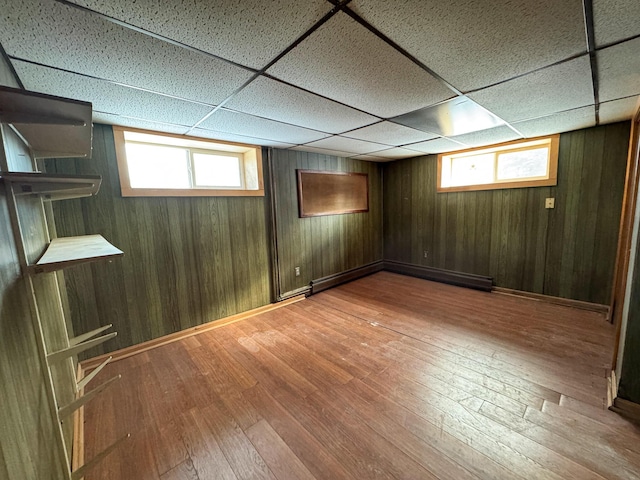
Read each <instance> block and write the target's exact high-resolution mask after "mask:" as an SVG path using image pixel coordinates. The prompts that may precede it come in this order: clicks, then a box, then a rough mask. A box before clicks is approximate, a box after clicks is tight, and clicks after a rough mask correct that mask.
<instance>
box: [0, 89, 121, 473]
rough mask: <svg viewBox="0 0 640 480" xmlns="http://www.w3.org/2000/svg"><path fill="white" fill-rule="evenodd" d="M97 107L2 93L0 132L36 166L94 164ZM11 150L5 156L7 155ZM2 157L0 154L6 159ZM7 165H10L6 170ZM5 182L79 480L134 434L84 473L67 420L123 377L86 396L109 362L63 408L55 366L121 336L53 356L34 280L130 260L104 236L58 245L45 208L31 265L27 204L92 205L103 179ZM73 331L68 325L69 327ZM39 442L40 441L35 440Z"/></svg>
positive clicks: (29, 176)
mask: <svg viewBox="0 0 640 480" xmlns="http://www.w3.org/2000/svg"><path fill="white" fill-rule="evenodd" d="M91 114H92V112H91V104H90V103H86V102H78V101H75V100H68V99H62V98H59V97H52V96H49V95H42V94H39V93H34V92H28V91H24V90H17V89H13V88H8V87H1V86H0V124H3V123H4V124H10V125H9V126H10V127H11V129H12V130H13V131H14V132H15V133H16V134H17V135H18V136H19V137H20V138H21V139H22V140H23V141H24V143H25V144H26V146H27V147H28V148H29V150H30V153H31V156H32V157H33V158H65V157H89V156H90V155H91V135H92V133H91V132H92V126H91ZM4 135H5V133H4V129H3V128H0V140H1V141H2V148H4V144H5V142H6V139H5V136H4ZM6 151H7V150H6V148H5V151H4V153H5V155H6ZM1 154H2V152H0V155H1ZM7 165H8V164H7ZM0 179H1V180H2V181H3V183H4V184H5V191H6V196H7V205H8V206H9V215H10V218H11V224H12V231H13V236H14V239H15V244H16V248H17V253H18V257H19V259H20V264H21V267H22V271H23V274H24V275H25V277H26V282H25V286H26V288H27V290H28V293H27V297H28V298H29V302H30V310H31V312H32V313H33V314H32V318H31V319H32V324H33V328H34V332H35V336H36V341H37V345H38V353H39V357H40V363H41V367H42V371H43V372H44V374H45V376H46V377H45V382H44V383H45V389H46V392H47V407H48V408H49V411H50V414H51V417H52V419H54V421H55V422H56V423H57V427H58V428H57V432H56V439H57V442H56V445H55V447H56V448H58V452H59V455H60V458H61V459H62V461H63V462H66V465H65V477H64V478H65V480H79V479H81V478H82V477H83V476H84V475H85V473H86V472H87V470H88V469H90V468H91V467H92V466H93V465H95V464H96V463H97V462H99V461H101V460H102V459H103V458H105V457H106V456H107V455H108V454H109V453H110V452H112V451H113V450H114V449H115V448H116V447H117V445H119V444H120V442H122V441H124V440H125V439H127V438H129V436H130V435H129V434H127V435H125V436H123V437H121V438H120V439H118V440H117V441H116V442H115V443H113V444H112V445H111V446H110V447H107V448H106V449H105V450H104V451H103V452H101V453H98V454H97V455H96V456H95V457H94V458H92V459H90V460H89V461H87V462H85V463H84V464H83V465H79V464H77V463H76V462H73V465H72V457H71V445H67V442H66V440H65V435H64V432H63V429H62V422H63V420H64V419H65V418H66V417H68V416H70V415H71V414H72V413H73V412H74V411H76V410H78V409H80V408H82V406H83V405H84V404H85V403H86V402H88V401H89V400H91V399H92V398H93V397H95V396H96V395H98V394H99V393H100V392H102V391H103V390H104V389H105V388H107V387H108V386H109V385H111V384H112V383H113V382H114V381H116V380H118V379H119V378H120V376H119V375H117V376H115V377H113V378H112V379H110V380H108V381H106V382H104V383H103V384H102V385H99V386H98V387H96V388H94V389H93V390H91V391H89V392H86V393H85V392H84V389H85V387H86V386H87V384H88V383H89V382H90V381H91V380H92V379H93V378H95V376H96V374H97V373H98V371H99V370H100V369H102V368H103V367H104V365H106V364H107V363H108V362H109V360H110V359H107V360H106V361H104V362H103V364H102V365H101V366H100V367H99V369H98V371H96V372H92V373H90V374H88V375H86V376H85V377H84V378H81V379H79V378H77V376H75V375H74V380H75V381H74V384H73V385H69V386H68V387H69V388H70V390H71V391H72V392H74V393H75V400H73V401H72V402H70V403H67V404H64V405H62V404H60V401H59V399H58V397H57V395H56V387H55V386H54V382H53V378H52V373H51V367H52V365H53V364H58V363H61V362H69V363H70V366H71V367H73V362H72V359H73V357H74V356H75V355H77V354H78V353H80V352H82V351H85V350H87V349H89V348H92V347H95V346H97V345H99V344H101V343H103V342H105V341H107V340H110V339H111V338H113V337H115V336H116V333H115V332H112V333H108V334H105V335H102V336H99V337H97V338H94V337H96V336H97V335H98V334H100V333H102V332H104V331H105V330H108V329H109V328H110V327H111V325H108V326H105V327H100V328H97V329H95V330H93V331H91V332H87V333H83V334H80V335H78V336H76V337H73V338H69V335H68V331H67V335H66V341H65V342H64V343H65V344H64V345H63V348H61V349H59V350H56V351H53V352H51V351H48V349H47V341H46V338H45V334H44V329H43V325H44V324H45V322H47V318H42V317H41V316H40V314H39V308H38V298H37V295H36V293H37V291H36V283H35V282H34V277H33V276H34V275H36V274H40V273H47V272H54V271H57V270H60V269H63V268H67V267H71V266H74V265H79V264H83V263H88V262H96V261H99V260H109V259H113V258H115V257H119V256H122V255H124V253H123V252H122V251H121V250H119V249H118V248H116V247H114V246H113V245H111V244H110V243H109V242H108V241H107V240H105V239H104V238H103V237H102V236H101V235H84V236H79V237H63V238H56V239H51V237H50V235H49V230H48V225H47V221H46V215H45V209H44V205H42V209H41V212H42V213H41V218H40V220H41V221H42V225H44V233H45V241H49V243H48V246H47V248H46V250H45V252H44V253H43V254H42V256H41V257H40V259H39V260H38V261H37V262H36V263H30V262H29V261H28V258H27V252H26V248H25V238H24V233H23V232H24V231H25V230H24V229H23V228H22V225H21V217H20V215H19V208H20V207H19V205H20V197H22V196H25V195H28V196H35V197H37V198H39V199H40V201H41V202H44V201H55V200H67V199H72V198H81V197H88V196H92V195H95V194H97V193H98V191H99V189H100V183H101V177H100V176H95V175H78V176H65V175H55V174H44V173H38V172H0ZM55 282H56V285H57V287H56V288H57V289H58V305H59V307H58V308H59V309H60V315H61V316H62V318H64V317H65V311H64V308H63V306H62V301H61V299H60V288H61V287H60V284H59V282H58V277H57V276H56V277H55ZM63 328H65V329H66V323H65V325H64V327H63ZM34 440H35V439H34Z"/></svg>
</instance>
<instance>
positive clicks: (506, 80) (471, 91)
mask: <svg viewBox="0 0 640 480" xmlns="http://www.w3.org/2000/svg"><path fill="white" fill-rule="evenodd" d="M586 55H589V53H588V52H586V51H585V52H583V53H576V54H575V55H571V56H569V57H567V58H563V59H562V60H558V61H557V62H553V63H550V64H548V65H543V66H542V67H538V68H534V69H533V70H530V71H528V72H524V73H520V74H518V75H514V76H513V77H510V78H506V79H504V80H500V81H499V82H495V83H490V84H489V85H484V86H482V87H480V88H474V89H473V90H469V91H467V92H465V95H470V94H472V93H478V92H481V91H482V90H486V89H489V88H492V87H497V86H498V85H502V84H503V83H507V82H510V81H511V80H517V79H519V78H522V77H526V76H527V75H531V74H532V73H538V72H541V71H542V70H546V69H547V68H551V67H557V66H558V65H562V64H563V63H567V62H570V61H572V60H576V59H578V58H582V57H584V56H586Z"/></svg>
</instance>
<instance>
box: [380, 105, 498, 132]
mask: <svg viewBox="0 0 640 480" xmlns="http://www.w3.org/2000/svg"><path fill="white" fill-rule="evenodd" d="M446 101H448V100H446ZM438 103H442V102H438ZM438 103H434V104H433V105H428V106H426V107H423V108H429V107H433V106H435V105H438ZM482 108H484V107H482ZM418 110H421V109H418ZM485 110H486V109H485ZM413 111H414V112H415V110H413ZM487 111H488V110H487ZM407 113H411V112H407ZM401 115H406V113H402V114H400V115H396V117H400V116H401ZM396 117H391V118H389V119H387V122H391V123H395V124H396V125H400V126H401V127H406V128H412V129H413V130H416V131H418V132H423V133H428V134H429V135H434V136H435V137H438V138H444V137H443V136H442V135H440V134H438V133H435V132H428V131H427V130H420V129H419V128H415V127H410V126H409V125H404V124H402V123H398V122H396V121H395V120H393V119H394V118H396Z"/></svg>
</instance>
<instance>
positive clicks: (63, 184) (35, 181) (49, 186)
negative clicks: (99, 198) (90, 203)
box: [0, 172, 102, 201]
mask: <svg viewBox="0 0 640 480" xmlns="http://www.w3.org/2000/svg"><path fill="white" fill-rule="evenodd" d="M0 178H2V179H3V180H4V181H5V182H7V181H8V182H11V183H12V184H13V187H14V193H15V194H16V195H40V196H42V197H43V198H44V200H52V201H53V200H68V199H72V198H82V197H90V196H92V195H95V194H97V193H98V191H99V190H100V184H101V182H102V177H100V175H74V176H72V177H69V176H66V175H57V174H45V173H35V172H4V173H0Z"/></svg>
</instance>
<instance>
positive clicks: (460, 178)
mask: <svg viewBox="0 0 640 480" xmlns="http://www.w3.org/2000/svg"><path fill="white" fill-rule="evenodd" d="M494 158H495V154H494V153H487V154H484V155H472V156H469V157H458V158H453V159H451V186H452V187H461V186H464V185H478V184H483V183H492V182H493V162H494Z"/></svg>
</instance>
